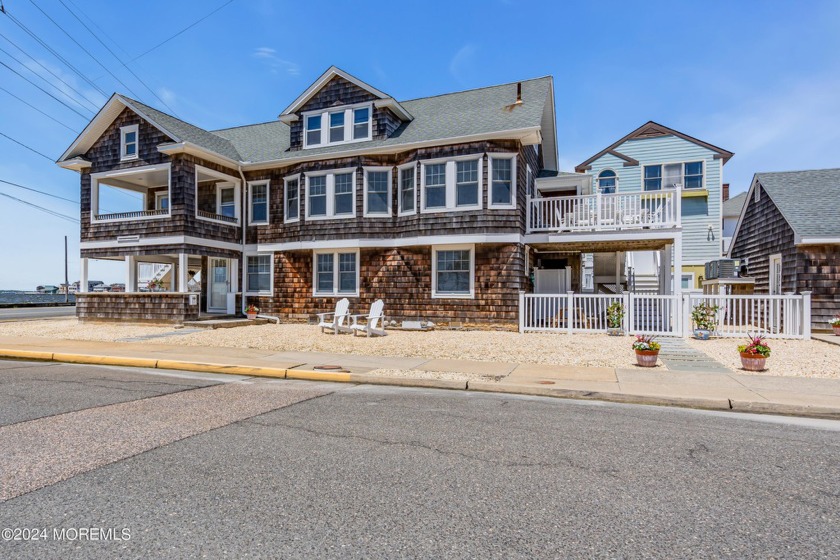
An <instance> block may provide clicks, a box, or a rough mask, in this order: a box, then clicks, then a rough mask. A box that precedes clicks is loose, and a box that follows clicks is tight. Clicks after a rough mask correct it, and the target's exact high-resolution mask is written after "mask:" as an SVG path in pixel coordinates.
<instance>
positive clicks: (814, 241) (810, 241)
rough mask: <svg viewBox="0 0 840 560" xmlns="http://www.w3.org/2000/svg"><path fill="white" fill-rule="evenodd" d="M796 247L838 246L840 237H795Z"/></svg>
mask: <svg viewBox="0 0 840 560" xmlns="http://www.w3.org/2000/svg"><path fill="white" fill-rule="evenodd" d="M795 244H796V245H840V237H799V235H797V236H796V239H795Z"/></svg>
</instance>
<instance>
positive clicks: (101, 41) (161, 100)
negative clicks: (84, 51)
mask: <svg viewBox="0 0 840 560" xmlns="http://www.w3.org/2000/svg"><path fill="white" fill-rule="evenodd" d="M31 1H32V0H30V2H31ZM58 1H59V2H60V3H61V5H62V6H64V8H65V9H66V10H67V11H68V12H70V15H72V16H73V17H74V18H76V21H78V22H79V23H81V24H82V26H83V27H84V28H85V29H87V30H88V33H90V34H91V35H92V36H93V38H94V39H96V40H97V41H99V44H101V45H102V46H103V47H105V48H106V49H107V50H108V52H109V53H111V56H113V57H114V58H116V59H117V61H119V63H120V64H122V65H123V67H124V68H125V69H126V70H128V71H129V72H130V73H131V75H132V76H134V77H135V78H137V81H138V82H140V83H141V84H143V87H145V88H146V89H147V90H149V93H151V94H152V95H154V96H155V99H157V100H158V101H160V102H161V103H163V105H164V107H166V108H167V109H169V110H170V111H172V113H173V114H175V116H176V117H177V116H178V115H177V113H175V109H173V108H172V107H170V106H169V105H167V104H166V101H164V100H163V99H161V98H160V97H159V96H158V94H156V93H155V92H154V90H152V88H150V87H149V86H148V85H147V84H146V82H144V81H143V80H142V79H141V78H140V76H138V75H137V74H135V72H134V70H132V69H131V68H129V67H128V65H127V64H126V63H125V62H123V61H122V59H121V58H120V57H119V56H117V53H115V52H114V51H113V50H111V47H109V46H108V45H106V44H105V42H104V41H103V40H102V39H100V38H99V35H97V34H96V33H94V32H93V30H92V29H91V28H90V27H88V26H87V24H86V23H85V22H83V21H82V20H81V19H80V18H79V16H77V15H76V14H75V12H73V10H71V9H70V7H69V6H68V5H67V4H65V3H64V1H63V0H58Z"/></svg>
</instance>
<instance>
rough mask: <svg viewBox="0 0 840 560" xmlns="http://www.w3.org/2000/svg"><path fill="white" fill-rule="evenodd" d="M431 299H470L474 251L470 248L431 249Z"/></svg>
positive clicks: (472, 293) (472, 282)
mask: <svg viewBox="0 0 840 560" xmlns="http://www.w3.org/2000/svg"><path fill="white" fill-rule="evenodd" d="M432 252H433V253H434V254H433V261H432V265H433V271H432V275H433V276H432V297H438V298H447V297H449V298H471V297H473V295H474V292H473V285H474V281H475V278H474V267H473V253H474V249H473V248H472V247H470V246H461V247H451V248H446V249H436V248H435V249H433V251H432Z"/></svg>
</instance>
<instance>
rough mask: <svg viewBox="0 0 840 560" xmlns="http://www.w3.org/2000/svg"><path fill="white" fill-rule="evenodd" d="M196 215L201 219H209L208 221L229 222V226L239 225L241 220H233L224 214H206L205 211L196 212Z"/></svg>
mask: <svg viewBox="0 0 840 560" xmlns="http://www.w3.org/2000/svg"><path fill="white" fill-rule="evenodd" d="M195 213H196V215H197V216H198V217H200V218H207V219H208V220H217V221H219V222H227V223H229V224H238V223H239V219H238V218H233V217H231V216H224V215H222V214H216V213H215V212H205V211H204V210H196V211H195Z"/></svg>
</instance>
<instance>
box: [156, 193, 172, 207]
mask: <svg viewBox="0 0 840 560" xmlns="http://www.w3.org/2000/svg"><path fill="white" fill-rule="evenodd" d="M163 197H166V200H167V202H166V210H167V211H168V210H169V202H170V200H171V199H170V198H169V189H167V190H165V191H160V192H156V193H155V208H154V209H155V210H160V209H161V207H160V199H161V198H163Z"/></svg>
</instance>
